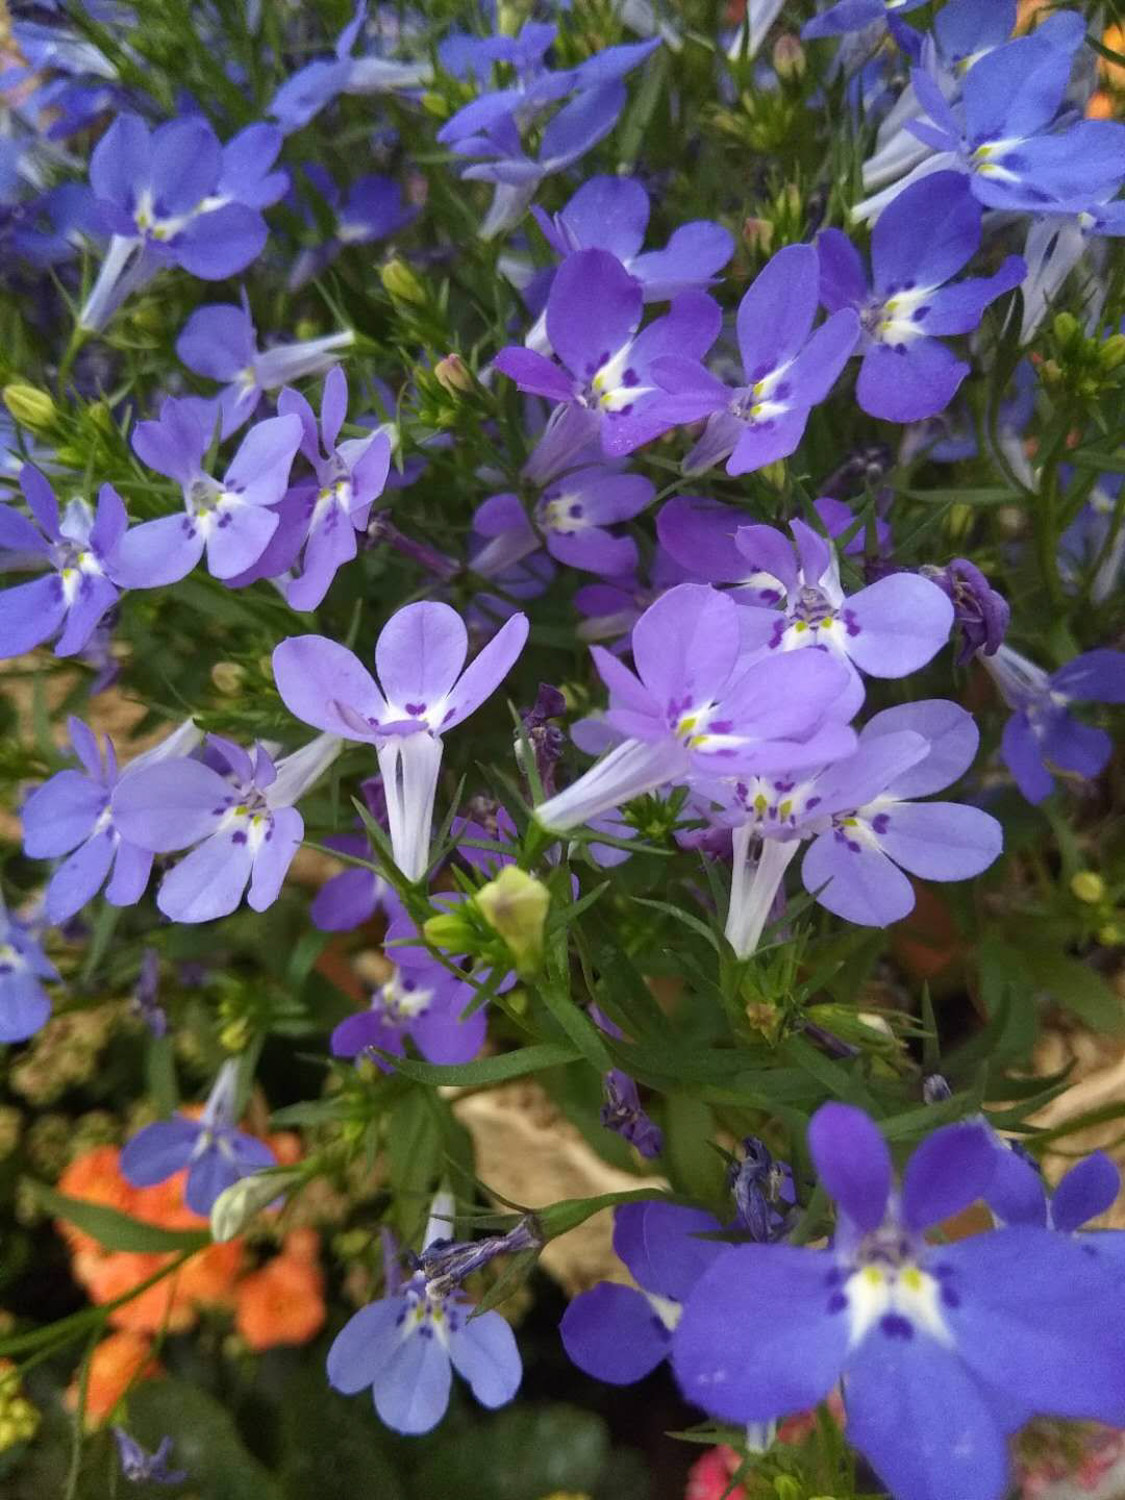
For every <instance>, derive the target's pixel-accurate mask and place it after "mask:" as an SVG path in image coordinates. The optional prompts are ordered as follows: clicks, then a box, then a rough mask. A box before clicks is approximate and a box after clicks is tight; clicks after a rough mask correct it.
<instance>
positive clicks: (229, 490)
mask: <svg viewBox="0 0 1125 1500" xmlns="http://www.w3.org/2000/svg"><path fill="white" fill-rule="evenodd" d="M211 437H212V434H211V431H210V430H209V428H208V427H207V425H206V423H205V422H204V420H203V417H202V414H201V412H200V411H199V409H198V406H197V404H196V403H194V402H192V401H190V400H177V399H176V398H175V397H171V396H170V397H169V398H168V400H166V401H165V402H164V405H163V406H162V407H161V408H160V420H159V421H157V422H139V423H138V424H137V430H136V431H135V432H134V434H133V449H134V452H135V453H136V454H137V457H138V458H140V459H141V460H142V462H144V463H146V464H148V466H149V468H150V469H155V470H156V472H157V473H158V474H165V475H167V477H168V478H169V479H174V480H176V481H177V482H178V483H179V485H180V486H181V488H182V489H183V494H184V512H183V514H182V515H176V516H161V517H160V519H159V520H156V521H142V522H141V524H140V525H139V526H134V527H133V528H132V530H131V531H129V532H127V533H126V535H125V536H124V538H123V539H122V541H121V543H120V546H119V549H118V553H117V564H116V569H117V574H118V577H119V578H120V580H121V582H122V583H124V584H127V585H128V586H129V587H130V588H157V587H159V586H160V585H161V584H166V583H178V582H179V580H180V579H181V578H184V577H186V575H187V574H188V573H190V572H191V570H192V568H194V567H195V565H196V563H198V562H199V560H200V558H201V557H202V556H203V553H204V551H205V550H206V553H207V568H208V571H209V572H210V573H211V575H212V576H213V577H215V578H235V577H237V576H238V575H239V574H240V573H243V572H245V571H246V569H247V568H249V567H251V566H252V565H253V564H254V563H256V562H257V560H258V559H259V557H261V555H262V553H263V552H264V551H265V549H266V546H267V545H268V543H269V541H270V538H271V537H272V536H273V534H274V532H275V531H276V530H277V525H278V517H277V513H276V512H275V511H274V510H271V509H270V507H271V506H274V505H276V504H277V503H278V502H279V501H280V500H281V498H282V497H283V496H284V494H285V491H286V488H287V486H288V484H289V471H290V469H291V468H292V466H293V458H294V455H295V454H296V452H297V448H298V446H299V444H300V442H301V437H302V431H301V423H300V421H299V420H298V418H297V417H295V416H287V417H268V418H267V419H266V420H265V421H264V422H258V423H257V424H256V425H255V426H254V427H251V428H250V430H249V432H247V434H246V436H245V437H244V438H243V439H242V442H241V443H240V445H239V448H238V452H237V453H236V454H235V455H234V458H233V459H232V460H231V462H230V464H229V465H228V466H227V470H226V473H225V474H224V475H223V477H222V479H221V480H218V479H214V478H212V476H211V475H210V474H208V473H206V472H205V471H204V468H203V463H204V459H205V457H206V454H207V450H208V448H209V447H210V444H211Z"/></svg>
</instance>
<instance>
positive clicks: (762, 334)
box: [653, 245, 859, 474]
mask: <svg viewBox="0 0 1125 1500" xmlns="http://www.w3.org/2000/svg"><path fill="white" fill-rule="evenodd" d="M818 284H819V272H818V263H817V256H816V251H815V250H814V249H813V248H812V246H811V245H787V246H786V247H785V249H784V250H779V251H778V253H777V254H776V255H775V256H774V257H773V259H772V260H771V261H770V262H769V263H768V264H767V265H766V266H765V268H764V269H763V270H762V271H761V273H760V274H759V275H758V276H757V277H756V278H755V280H754V283H753V285H752V286H751V287H750V289H749V290H748V291H747V293H746V295H745V296H744V297H743V299H742V301H741V302H740V303H739V305H738V320H737V330H738V347H739V351H740V353H741V355H742V367H743V371H744V374H745V380H746V384H745V385H741V386H736V387H735V388H734V389H733V390H732V389H731V388H730V387H729V386H726V385H724V384H723V382H722V381H721V380H719V379H717V378H716V377H715V376H714V375H712V374H711V373H710V372H709V371H708V370H706V369H705V368H704V367H703V365H702V364H700V363H699V362H698V361H693V360H691V359H690V358H687V357H685V355H687V354H690V353H691V351H684V350H674V351H672V350H670V351H668V352H667V354H665V355H664V357H662V358H660V359H658V360H657V361H656V362H655V364H654V366H653V374H654V376H655V378H656V381H657V383H658V384H659V385H660V386H662V387H663V388H664V389H665V390H666V391H668V392H669V393H670V396H669V401H670V411H672V412H675V413H677V416H676V420H678V421H694V420H695V419H696V418H698V417H704V416H705V417H707V418H708V421H707V427H706V430H705V432H704V434H703V436H702V437H701V438H700V440H699V442H698V443H697V444H696V445H695V447H694V448H693V449H692V450H691V452H690V453H689V454H688V456H687V458H686V459H685V460H684V470H685V472H687V473H701V472H702V471H703V470H704V469H708V468H710V467H711V465H712V464H715V463H718V462H719V461H720V460H721V459H724V458H725V459H726V460H727V473H728V474H748V473H751V472H752V471H753V470H755V469H761V468H764V467H765V465H766V464H770V463H773V462H775V461H776V460H777V459H779V458H788V456H789V455H790V454H791V453H792V452H793V451H794V450H795V449H796V447H797V444H798V443H799V442H800V441H801V438H802V436H803V435H804V431H805V426H806V424H807V423H808V420H809V413H810V412H811V410H812V408H813V407H814V406H817V405H819V403H820V402H821V401H823V400H824V399H825V397H826V396H827V395H828V393H829V391H830V390H831V389H832V386H833V385H834V383H835V381H836V378H837V376H838V375H839V374H840V371H841V370H842V369H843V368H844V365H845V364H846V363H847V361H848V356H849V355H850V354H851V352H852V350H853V349H854V348H855V346H856V342H857V340H858V339H859V320H858V318H857V316H856V313H855V311H854V310H853V309H851V308H848V307H845V306H843V305H842V304H841V305H840V306H839V307H838V308H837V307H834V308H832V310H831V312H832V315H831V317H829V318H828V319H827V321H826V322H824V323H823V324H822V325H821V326H820V327H819V328H817V329H816V330H815V331H814V330H813V323H814V322H815V320H816V315H817V306H818V303H819V300H820V298H819V295H818ZM657 411H658V413H659V411H660V408H659V406H658V407H657Z"/></svg>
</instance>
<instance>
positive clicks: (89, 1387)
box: [66, 1332, 164, 1427]
mask: <svg viewBox="0 0 1125 1500" xmlns="http://www.w3.org/2000/svg"><path fill="white" fill-rule="evenodd" d="M163 1373H164V1371H163V1369H162V1368H161V1365H160V1363H159V1361H158V1360H156V1359H155V1358H154V1357H153V1353H152V1345H151V1343H150V1342H149V1340H148V1339H146V1338H145V1337H144V1336H143V1335H142V1334H139V1333H127V1332H121V1333H111V1334H110V1335H109V1337H108V1338H104V1339H102V1341H101V1343H100V1344H99V1345H98V1346H97V1348H96V1349H95V1350H94V1352H93V1354H92V1355H91V1357H90V1369H89V1374H88V1376H87V1381H86V1407H85V1417H86V1425H87V1426H89V1427H96V1426H98V1425H99V1424H100V1423H102V1422H104V1421H105V1419H106V1418H107V1417H108V1416H109V1414H110V1413H111V1412H112V1411H113V1408H114V1407H115V1406H116V1405H117V1403H118V1402H119V1401H120V1400H121V1398H122V1396H123V1395H124V1394H125V1392H126V1391H127V1390H128V1389H129V1387H130V1386H131V1385H133V1384H134V1382H136V1381H138V1380H151V1379H152V1378H153V1376H155V1375H162V1374H163ZM78 1386H79V1381H78V1377H77V1376H75V1378H74V1380H73V1381H72V1382H71V1384H70V1387H69V1389H68V1390H67V1393H66V1404H67V1406H68V1407H69V1408H70V1410H71V1411H75V1410H76V1409H77V1407H78Z"/></svg>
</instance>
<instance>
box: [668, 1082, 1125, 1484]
mask: <svg viewBox="0 0 1125 1500" xmlns="http://www.w3.org/2000/svg"><path fill="white" fill-rule="evenodd" d="M809 1148H810V1150H811V1153H812V1157H813V1161H814V1163H815V1165H816V1168H817V1172H818V1174H819V1176H820V1180H821V1182H822V1184H823V1185H824V1187H825V1188H826V1189H827V1191H828V1194H829V1196H830V1197H832V1198H833V1199H834V1200H835V1201H836V1204H837V1224H836V1233H835V1237H834V1240H833V1243H832V1246H831V1248H830V1249H827V1250H808V1249H796V1248H792V1247H790V1246H787V1245H739V1246H735V1247H732V1248H730V1249H728V1250H726V1251H724V1252H723V1253H722V1254H721V1255H720V1256H718V1257H717V1258H716V1259H715V1261H714V1262H713V1264H712V1265H711V1266H710V1268H709V1269H708V1270H707V1271H705V1272H704V1274H703V1276H702V1278H701V1279H700V1280H699V1281H698V1282H697V1284H696V1286H695V1288H694V1290H693V1291H692V1293H691V1295H690V1296H689V1298H688V1300H687V1303H686V1305H685V1307H684V1313H683V1317H682V1319H681V1321H680V1325H679V1327H678V1328H677V1330H676V1333H675V1336H674V1338H673V1345H672V1360H673V1366H674V1369H675V1372H676V1376H677V1378H678V1380H679V1383H680V1386H681V1389H682V1390H683V1392H684V1395H685V1396H686V1397H687V1398H688V1399H689V1400H690V1401H694V1402H695V1403H696V1404H697V1405H699V1406H701V1407H703V1409H704V1410H705V1411H706V1412H708V1413H709V1414H710V1415H711V1416H713V1417H716V1418H718V1419H719V1420H721V1421H728V1422H739V1423H744V1422H768V1421H771V1420H774V1419H775V1418H778V1417H781V1416H784V1415H786V1414H788V1413H791V1412H797V1411H801V1410H804V1409H806V1408H808V1407H811V1406H814V1405H816V1404H817V1403H818V1402H820V1401H823V1400H824V1399H825V1398H826V1397H827V1396H828V1394H829V1392H830V1391H831V1390H832V1389H833V1387H834V1386H835V1385H836V1383H837V1381H838V1380H840V1379H841V1378H842V1380H843V1391H844V1403H845V1406H846V1409H847V1431H848V1441H849V1442H850V1443H851V1444H852V1445H853V1446H854V1447H856V1448H857V1449H858V1450H859V1452H860V1453H862V1454H863V1455H864V1457H865V1458H866V1459H867V1460H868V1461H869V1462H870V1464H871V1465H872V1467H873V1468H874V1469H875V1471H876V1473H877V1474H878V1476H879V1478H880V1479H881V1480H882V1482H883V1483H884V1484H885V1485H886V1487H887V1488H888V1489H889V1490H890V1491H891V1494H892V1495H893V1496H894V1497H895V1500H1002V1497H1003V1496H1004V1495H1005V1494H1007V1492H1008V1485H1009V1479H1010V1475H1009V1459H1008V1447H1007V1437H1008V1435H1009V1434H1010V1433H1012V1432H1014V1431H1015V1430H1016V1429H1017V1428H1018V1427H1020V1426H1022V1425H1023V1423H1024V1422H1026V1421H1027V1420H1028V1418H1029V1417H1031V1416H1032V1415H1034V1414H1043V1415H1053V1416H1058V1417H1070V1418H1077V1419H1081V1420H1085V1419H1091V1420H1100V1421H1106V1422H1110V1423H1112V1424H1114V1425H1119V1424H1120V1423H1121V1421H1122V1418H1123V1416H1125V1309H1123V1308H1122V1305H1121V1301H1120V1295H1119V1292H1118V1290H1117V1288H1116V1286H1115V1283H1114V1281H1113V1280H1112V1278H1110V1277H1109V1276H1108V1275H1107V1274H1106V1273H1105V1271H1104V1270H1103V1269H1102V1268H1100V1267H1099V1266H1098V1265H1097V1264H1096V1263H1095V1262H1094V1261H1093V1260H1092V1259H1091V1258H1090V1257H1087V1256H1085V1255H1083V1253H1082V1252H1081V1250H1080V1249H1079V1248H1078V1247H1077V1246H1075V1245H1074V1244H1073V1243H1071V1242H1069V1241H1068V1240H1066V1239H1065V1238H1064V1237H1063V1236H1061V1235H1056V1234H1052V1233H1050V1232H1049V1231H1047V1230H1043V1229H1033V1228H1027V1227H1019V1228H1008V1229H1001V1230H997V1231H995V1232H993V1233H991V1234H980V1235H975V1236H971V1237H970V1238H968V1239H963V1240H960V1241H958V1242H956V1243H954V1244H936V1245H931V1244H928V1243H927V1242H926V1240H925V1238H924V1236H925V1233H926V1231H927V1230H929V1229H931V1228H932V1227H933V1226H934V1225H936V1224H939V1223H940V1222H941V1221H943V1220H944V1219H947V1218H949V1217H950V1216H951V1215H952V1214H955V1213H957V1212H959V1211H960V1210H962V1209H964V1208H966V1207H968V1205H969V1204H970V1203H972V1202H973V1201H975V1200H976V1199H978V1198H980V1197H982V1196H984V1195H985V1194H986V1193H987V1192H988V1188H989V1183H990V1180H991V1177H992V1173H993V1170H994V1163H995V1148H994V1147H993V1145H992V1143H991V1141H990V1140H989V1138H988V1135H987V1132H986V1131H985V1130H983V1129H981V1128H980V1127H979V1126H976V1125H968V1124H963V1125H952V1126H947V1127H946V1128H944V1129H942V1130H938V1131H936V1132H935V1133H934V1134H933V1135H931V1136H930V1137H929V1138H928V1139H927V1140H926V1141H924V1142H923V1143H922V1145H921V1146H919V1147H918V1149H917V1150H916V1151H915V1152H914V1154H913V1156H912V1157H911V1158H910V1161H909V1162H908V1164H907V1166H906V1170H905V1173H904V1175H903V1179H902V1187H901V1190H898V1191H896V1190H895V1189H894V1186H893V1182H892V1166H891V1157H890V1152H889V1151H888V1149H887V1145H886V1142H885V1141H884V1139H883V1137H882V1135H881V1134H880V1132H879V1130H878V1128H877V1126H876V1125H875V1123H874V1121H872V1120H871V1119H870V1118H869V1117H868V1116H867V1115H865V1114H864V1113H863V1112H862V1111H861V1110H858V1109H854V1108H852V1107H851V1106H850V1105H846V1104H837V1103H831V1104H826V1105H824V1106H822V1108H821V1109H819V1110H818V1111H817V1113H816V1114H815V1115H814V1116H813V1119H812V1121H811V1123H810V1126H809ZM1029 1308H1034V1315H1033V1316H1032V1317H1030V1318H1029V1313H1028V1309H1029ZM1045 1351H1050V1352H1049V1354H1045Z"/></svg>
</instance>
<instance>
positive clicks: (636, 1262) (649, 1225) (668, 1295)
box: [559, 1201, 729, 1385]
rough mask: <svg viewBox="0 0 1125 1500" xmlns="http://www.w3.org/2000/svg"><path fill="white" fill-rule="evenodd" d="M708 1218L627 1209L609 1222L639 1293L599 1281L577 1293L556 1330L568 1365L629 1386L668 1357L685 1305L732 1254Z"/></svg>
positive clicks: (657, 1206) (662, 1208)
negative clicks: (699, 1284)
mask: <svg viewBox="0 0 1125 1500" xmlns="http://www.w3.org/2000/svg"><path fill="white" fill-rule="evenodd" d="M719 1233H721V1225H720V1224H719V1221H718V1219H716V1218H714V1217H713V1216H712V1215H711V1214H708V1213H703V1212H702V1211H701V1210H699V1209H696V1208H681V1207H680V1206H679V1205H678V1204H674V1203H660V1202H655V1201H654V1202H652V1203H625V1204H622V1206H621V1207H620V1208H618V1209H616V1210H615V1212H614V1216H613V1248H614V1251H615V1252H616V1254H617V1256H618V1258H619V1259H620V1260H622V1261H624V1263H625V1265H626V1266H627V1267H628V1269H629V1271H630V1272H631V1273H632V1276H633V1278H634V1280H635V1281H636V1282H637V1286H636V1287H631V1286H620V1285H619V1284H618V1283H617V1282H613V1281H601V1282H599V1283H598V1285H597V1286H595V1287H593V1288H591V1290H590V1291H588V1292H582V1293H581V1294H580V1295H579V1296H577V1297H575V1299H574V1301H573V1302H572V1303H571V1304H570V1306H569V1307H568V1308H567V1310H566V1312H565V1313H564V1314H563V1320H562V1322H561V1323H560V1324H559V1333H560V1334H561V1335H562V1341H563V1348H564V1349H565V1350H566V1352H567V1354H568V1355H569V1357H570V1359H571V1360H572V1361H573V1362H574V1363H575V1364H576V1365H577V1366H578V1368H579V1369H580V1370H584V1371H585V1372H586V1374H587V1375H593V1376H594V1377H595V1378H596V1379H598V1380H605V1381H608V1382H609V1384H610V1385H631V1384H632V1383H633V1381H635V1380H643V1379H644V1377H645V1376H646V1375H648V1374H649V1373H650V1372H651V1371H653V1370H655V1369H656V1367H657V1365H658V1364H660V1363H661V1361H662V1360H664V1359H667V1357H668V1355H669V1354H670V1353H671V1350H672V1342H673V1336H674V1333H675V1329H676V1326H677V1324H678V1323H679V1320H680V1315H681V1313H682V1311H683V1306H684V1303H685V1302H686V1301H687V1299H688V1297H689V1296H690V1295H691V1292H692V1290H693V1288H694V1287H695V1285H696V1283H697V1282H698V1281H699V1278H700V1277H701V1276H702V1275H703V1274H704V1272H705V1271H706V1270H707V1269H708V1268H709V1267H710V1266H711V1265H713V1264H714V1262H715V1260H716V1259H717V1258H718V1257H719V1256H720V1255H722V1254H723V1253H724V1252H725V1251H726V1250H727V1249H728V1248H729V1247H728V1246H726V1245H724V1244H723V1243H722V1242H721V1241H720V1240H711V1239H701V1238H700V1236H701V1235H708V1234H712V1235H713V1234H719Z"/></svg>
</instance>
